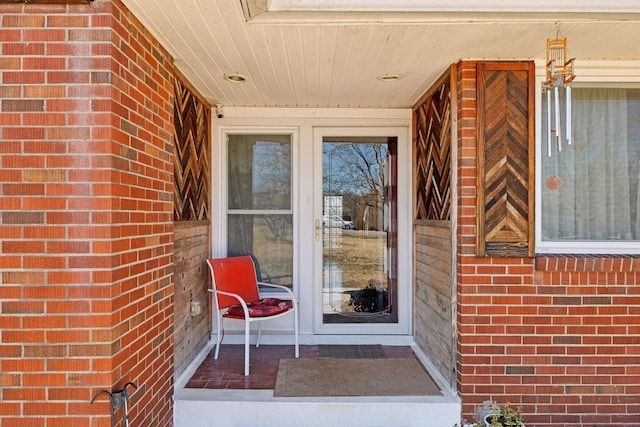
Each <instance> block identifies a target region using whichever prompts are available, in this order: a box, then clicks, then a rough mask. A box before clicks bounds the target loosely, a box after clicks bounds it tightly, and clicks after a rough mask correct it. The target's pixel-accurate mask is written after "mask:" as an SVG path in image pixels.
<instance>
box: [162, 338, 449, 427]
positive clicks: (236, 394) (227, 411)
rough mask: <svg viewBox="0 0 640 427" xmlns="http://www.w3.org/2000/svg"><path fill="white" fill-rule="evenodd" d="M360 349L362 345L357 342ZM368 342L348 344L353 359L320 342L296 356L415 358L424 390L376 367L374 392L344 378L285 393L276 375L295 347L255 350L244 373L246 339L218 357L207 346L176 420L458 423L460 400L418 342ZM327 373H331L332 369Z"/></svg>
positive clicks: (188, 377)
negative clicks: (323, 387)
mask: <svg viewBox="0 0 640 427" xmlns="http://www.w3.org/2000/svg"><path fill="white" fill-rule="evenodd" d="M348 347H352V346H348ZM355 347H356V349H355V350H358V348H357V347H358V346H355ZM364 347H366V348H365V349H364V350H366V351H363V352H362V353H364V354H357V353H358V351H352V350H351V349H349V350H348V352H351V353H352V355H349V354H345V355H343V354H337V355H335V356H336V357H348V358H346V359H337V358H332V357H326V355H327V354H326V353H325V351H326V348H322V346H319V345H303V346H301V348H300V359H298V360H303V361H306V362H314V361H320V362H330V361H336V362H337V363H344V364H349V363H351V365H349V366H355V365H353V362H356V361H360V362H363V364H364V365H363V366H367V364H369V363H371V364H372V366H374V365H375V366H383V365H384V364H386V362H388V363H389V364H393V365H396V366H398V368H399V369H403V368H401V366H407V363H409V362H415V364H416V365H419V366H420V368H422V367H424V369H421V371H422V372H417V373H416V375H417V376H420V378H419V381H417V382H419V383H420V384H422V385H425V384H426V389H421V390H412V389H411V387H410V385H406V386H405V385H403V384H395V385H394V384H391V383H393V382H395V379H394V377H393V375H385V374H384V373H381V372H380V371H378V372H369V373H368V374H369V375H370V376H371V377H376V376H377V377H379V382H376V381H373V382H371V381H369V384H373V385H371V386H370V388H372V389H373V390H370V391H368V392H367V393H366V394H367V396H363V395H361V394H364V393H362V392H355V393H351V392H350V391H349V390H345V389H344V388H341V387H340V386H341V384H342V383H343V382H344V381H342V382H340V383H337V384H336V387H335V390H339V391H337V392H330V393H326V392H323V391H319V392H317V393H316V392H314V391H311V392H308V393H307V392H304V393H301V394H305V395H306V396H297V395H295V393H293V394H287V395H286V397H282V396H279V394H282V392H280V391H279V390H282V389H283V388H287V387H283V384H282V383H283V382H286V378H283V376H282V374H280V376H278V375H279V369H278V367H279V366H280V365H281V363H283V362H281V360H286V361H288V360H290V359H293V348H291V347H290V346H285V345H267V346H261V347H258V348H252V353H251V363H252V365H253V366H252V368H251V369H252V371H251V372H252V373H251V376H249V377H245V376H244V375H243V357H244V356H243V351H244V348H243V346H242V345H233V344H231V345H223V346H222V347H221V349H220V352H221V353H220V358H219V359H218V360H215V359H213V352H212V350H213V349H212V348H211V347H209V348H207V349H205V350H204V351H203V352H202V353H201V355H200V357H199V358H198V360H197V361H195V362H194V363H193V364H192V367H191V369H190V370H188V371H187V372H186V373H185V375H183V376H182V377H181V378H180V379H179V380H178V382H177V383H176V393H175V396H174V398H175V423H176V426H189V427H205V426H222V425H224V426H253V427H255V426H270V425H278V426H349V427H351V426H354V427H357V426H367V427H371V426H408V427H410V426H421V427H425V426H427V427H428V426H452V425H454V424H455V423H456V422H459V414H460V401H459V399H458V398H457V397H456V395H455V393H454V392H453V391H452V390H450V389H449V386H448V385H447V382H446V381H445V380H444V379H443V378H442V377H440V376H439V374H438V373H437V371H436V370H435V369H432V367H430V365H429V363H428V362H426V358H425V357H424V355H423V354H421V352H420V351H419V350H418V349H417V348H414V347H411V346H373V347H374V348H373V350H377V348H376V347H379V348H380V349H381V350H380V353H378V352H376V351H372V350H369V349H368V347H372V346H364ZM369 352H370V353H369ZM353 353H356V354H353ZM330 356H331V354H330ZM373 362H376V363H373ZM379 362H382V365H381V364H380V363H379ZM328 364H329V365H330V364H331V363H328ZM325 365H327V363H325ZM322 374H325V375H326V376H330V375H331V372H329V371H327V372H325V373H322ZM361 375H362V372H361V371H357V370H354V376H361ZM397 376H398V377H400V376H401V373H398V374H397ZM361 378H362V380H363V381H365V380H367V379H366V378H364V377H361ZM356 381H357V380H356ZM352 384H353V383H352ZM315 394H324V395H315ZM350 394H352V395H351V396H349V395H350Z"/></svg>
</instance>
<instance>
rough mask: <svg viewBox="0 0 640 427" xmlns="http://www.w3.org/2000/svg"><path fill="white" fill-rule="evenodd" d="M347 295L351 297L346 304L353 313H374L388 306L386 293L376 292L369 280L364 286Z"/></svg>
mask: <svg viewBox="0 0 640 427" xmlns="http://www.w3.org/2000/svg"><path fill="white" fill-rule="evenodd" d="M349 293H350V294H351V297H350V299H349V303H348V304H349V306H350V307H351V308H352V309H353V311H355V312H360V313H376V312H379V311H383V310H385V309H386V307H387V305H388V304H389V302H388V295H387V291H386V290H378V286H377V285H376V282H375V281H374V280H369V283H367V285H366V286H364V287H362V288H360V289H359V290H357V291H351V292H349Z"/></svg>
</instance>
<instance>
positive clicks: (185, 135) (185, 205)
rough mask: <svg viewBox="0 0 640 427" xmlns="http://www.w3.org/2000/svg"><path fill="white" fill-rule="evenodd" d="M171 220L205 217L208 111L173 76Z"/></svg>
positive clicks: (208, 206)
mask: <svg viewBox="0 0 640 427" xmlns="http://www.w3.org/2000/svg"><path fill="white" fill-rule="evenodd" d="M174 114H175V164H174V177H175V187H174V203H175V207H174V219H175V220H176V221H193V220H204V219H209V209H210V204H209V175H210V168H209V152H210V149H209V139H210V138H209V120H210V117H211V110H210V108H209V106H208V105H205V104H204V103H203V102H202V101H201V100H200V99H199V98H198V97H197V96H196V94H194V93H193V92H192V91H191V90H190V89H189V88H188V87H187V86H186V85H185V84H184V83H183V82H182V80H181V79H180V77H176V78H175V111H174Z"/></svg>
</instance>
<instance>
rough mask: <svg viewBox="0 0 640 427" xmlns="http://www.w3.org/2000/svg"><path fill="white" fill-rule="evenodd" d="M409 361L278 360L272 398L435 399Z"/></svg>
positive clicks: (425, 379) (417, 368)
mask: <svg viewBox="0 0 640 427" xmlns="http://www.w3.org/2000/svg"><path fill="white" fill-rule="evenodd" d="M439 395H441V393H440V390H439V389H438V386H436V384H435V383H434V382H433V380H432V379H431V377H430V376H429V374H427V371H425V369H424V368H423V367H422V365H420V362H418V361H417V360H416V359H413V358H390V359H281V360H280V366H279V368H278V376H277V378H276V386H275V390H274V396H276V397H312V396H319V397H322V396H439Z"/></svg>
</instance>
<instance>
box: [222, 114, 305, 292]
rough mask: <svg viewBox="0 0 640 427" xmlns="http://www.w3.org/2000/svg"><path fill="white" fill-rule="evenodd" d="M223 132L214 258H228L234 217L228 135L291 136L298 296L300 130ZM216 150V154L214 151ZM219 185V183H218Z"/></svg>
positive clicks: (242, 128) (227, 129) (235, 129)
mask: <svg viewBox="0 0 640 427" xmlns="http://www.w3.org/2000/svg"><path fill="white" fill-rule="evenodd" d="M218 131H219V138H218V141H219V144H218V147H217V149H214V150H215V153H216V154H217V156H218V159H219V161H218V162H217V163H213V162H212V164H215V165H216V166H218V171H217V172H218V174H217V176H215V177H214V174H212V179H214V178H215V179H217V182H218V183H220V184H218V186H217V187H216V190H215V191H217V197H215V196H214V197H212V203H217V206H218V207H219V208H218V209H215V210H213V209H212V211H215V212H214V215H212V224H217V227H216V229H215V230H214V231H213V232H214V235H217V237H216V238H215V239H214V243H213V245H212V256H214V257H216V256H217V257H223V256H226V255H227V243H228V242H227V215H228V214H229V213H230V210H229V208H228V204H227V203H228V185H227V184H228V182H227V180H228V175H227V172H228V171H227V164H228V163H227V155H228V152H227V144H228V135H269V134H273V135H290V136H291V206H290V211H289V213H290V214H291V215H292V217H293V230H294V233H293V236H294V237H293V272H292V274H293V278H292V280H293V293H294V295H296V296H298V292H299V289H298V288H299V285H298V275H299V268H298V253H299V241H300V239H299V236H298V221H299V217H298V212H297V209H296V207H297V206H298V193H299V190H298V180H297V178H296V177H297V176H298V161H297V158H298V146H299V139H300V137H299V130H298V128H297V127H291V126H278V127H268V126H260V127H256V126H222V127H220V128H219V129H218ZM214 150H212V151H214ZM214 182H215V181H214ZM231 212H232V213H238V212H245V213H246V211H239V210H232V211H231ZM251 213H254V214H262V213H273V211H271V210H269V211H264V210H256V211H251ZM278 213H286V211H278ZM271 293H272V292H264V293H263V295H264V296H265V297H269V296H271Z"/></svg>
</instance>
